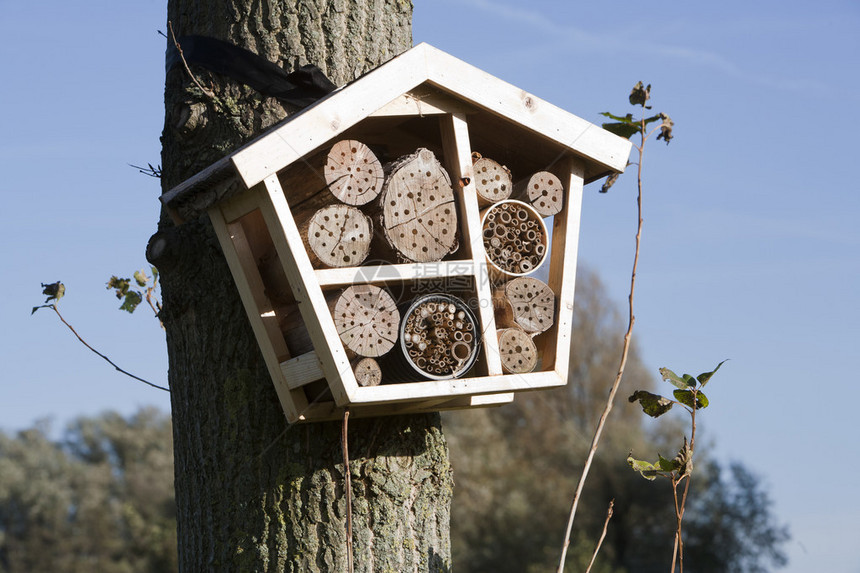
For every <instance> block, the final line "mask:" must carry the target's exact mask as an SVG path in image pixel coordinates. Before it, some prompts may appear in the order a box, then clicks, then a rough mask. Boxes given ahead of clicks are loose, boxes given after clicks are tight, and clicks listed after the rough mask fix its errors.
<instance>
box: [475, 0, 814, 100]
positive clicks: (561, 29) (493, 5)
mask: <svg viewBox="0 0 860 573" xmlns="http://www.w3.org/2000/svg"><path fill="white" fill-rule="evenodd" d="M464 3H465V4H468V5H470V6H472V7H474V8H477V9H479V10H481V11H483V12H487V13H488V14H492V15H493V16H496V17H500V18H503V19H505V20H509V21H512V22H516V23H517V24H518V25H519V26H523V25H527V26H530V27H531V28H533V29H534V30H535V31H536V32H538V33H539V34H540V35H541V37H543V38H545V39H546V40H549V41H551V42H552V44H553V45H554V46H560V47H562V48H566V49H579V50H582V49H588V50H595V51H596V50H600V51H603V52H604V53H606V52H615V53H619V52H620V53H625V54H629V53H630V51H631V49H632V48H634V47H635V49H636V51H638V52H640V53H642V54H646V55H652V56H660V57H664V58H668V59H672V60H676V61H681V62H685V63H687V64H690V65H693V66H700V67H705V68H710V69H713V70H716V71H717V72H720V73H723V74H725V75H727V76H729V77H733V78H735V79H738V80H740V81H743V82H746V83H750V84H753V85H758V86H762V87H765V88H770V89H777V90H782V91H792V92H809V91H814V92H818V93H821V92H824V91H828V90H827V88H826V86H824V85H823V84H820V83H818V82H811V81H805V80H797V79H786V78H778V77H773V76H768V75H766V74H762V73H760V72H751V71H747V70H744V69H743V68H741V67H740V66H738V65H737V64H735V63H734V62H733V61H731V60H729V59H728V58H725V57H723V56H721V55H720V54H718V53H715V52H710V51H706V50H697V49H695V48H689V47H685V46H679V45H672V44H663V43H659V42H653V41H641V40H640V39H637V41H636V43H635V46H634V44H632V43H631V42H630V40H629V36H628V35H627V34H624V35H623V36H622V35H619V34H618V33H612V32H611V31H607V30H606V29H601V31H600V33H599V34H596V33H593V32H590V31H588V30H585V29H582V28H579V27H577V26H572V25H569V24H560V23H558V21H556V20H553V19H551V18H549V17H547V16H546V15H544V14H543V13H541V12H538V11H536V10H529V9H527V8H520V7H515V6H511V5H507V4H503V3H501V2H493V1H491V0H465V2H464Z"/></svg>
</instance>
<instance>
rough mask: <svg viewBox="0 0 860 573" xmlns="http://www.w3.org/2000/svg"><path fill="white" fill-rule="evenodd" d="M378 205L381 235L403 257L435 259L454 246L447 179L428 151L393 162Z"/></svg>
mask: <svg viewBox="0 0 860 573" xmlns="http://www.w3.org/2000/svg"><path fill="white" fill-rule="evenodd" d="M381 205H382V227H383V231H384V234H385V238H386V240H387V241H388V243H389V244H390V246H391V247H392V248H393V249H394V250H395V251H396V252H397V253H398V254H399V255H400V256H402V257H403V258H404V259H406V260H408V261H412V262H417V263H429V262H433V261H439V260H441V259H442V257H444V256H445V255H447V254H449V253H451V252H453V251H454V250H455V249H456V248H457V244H458V243H457V212H456V209H455V206H454V191H453V189H452V187H451V179H450V177H449V176H448V173H447V172H446V171H445V169H443V167H442V165H441V163H439V161H438V160H437V159H436V157H435V156H434V155H433V153H432V152H431V151H429V150H427V149H419V150H418V151H416V152H415V153H414V154H412V155H409V156H406V157H404V158H401V159H400V160H398V161H397V162H396V163H395V164H394V166H393V167H392V168H391V171H390V173H389V175H388V179H387V180H386V182H385V186H384V189H383V192H382V198H381Z"/></svg>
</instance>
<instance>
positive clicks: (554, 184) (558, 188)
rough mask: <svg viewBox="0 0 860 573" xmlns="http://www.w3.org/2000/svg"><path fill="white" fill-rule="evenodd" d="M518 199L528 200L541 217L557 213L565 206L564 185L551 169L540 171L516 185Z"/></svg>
mask: <svg viewBox="0 0 860 573" xmlns="http://www.w3.org/2000/svg"><path fill="white" fill-rule="evenodd" d="M515 195H516V197H517V198H518V199H521V200H523V201H526V200H527V201H528V202H529V203H530V204H531V206H532V207H534V208H535V211H537V212H538V213H540V215H541V217H550V216H552V215H556V214H558V213H559V212H560V211H561V208H562V207H564V186H563V185H562V184H561V180H560V179H559V178H558V177H556V176H555V175H553V174H552V173H550V172H549V171H538V172H537V173H535V174H534V175H532V176H531V177H529V179H528V181H526V182H524V183H523V182H521V183H518V184H517V185H516V190H515Z"/></svg>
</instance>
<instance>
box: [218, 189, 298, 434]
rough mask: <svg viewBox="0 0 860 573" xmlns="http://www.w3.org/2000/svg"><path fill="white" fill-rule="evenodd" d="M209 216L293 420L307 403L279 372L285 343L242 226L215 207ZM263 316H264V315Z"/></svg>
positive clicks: (289, 415)
mask: <svg viewBox="0 0 860 573" xmlns="http://www.w3.org/2000/svg"><path fill="white" fill-rule="evenodd" d="M209 219H210V220H211V221H212V227H213V228H214V229H215V234H216V235H217V236H218V241H219V242H220V243H221V249H222V251H223V252H224V258H225V259H226V260H227V265H228V266H229V267H230V272H231V274H232V275H233V281H234V283H235V285H236V289H237V290H238V291H239V297H240V298H241V299H242V304H243V306H244V307H245V313H246V314H247V315H248V321H249V322H250V323H251V329H252V330H253V331H254V336H255V338H256V339H257V344H258V345H259V347H260V351H261V353H262V354H263V359H264V360H265V362H266V367H267V369H268V370H269V375H270V376H271V377H272V382H273V383H274V385H275V392H276V393H277V394H278V400H279V401H280V402H281V407H282V408H283V410H284V414H285V415H286V416H287V419H288V420H289V421H291V422H292V421H295V420H296V419H298V417H299V412H300V410H301V409H303V408H306V407H307V401H306V400H305V396H304V393H303V392H302V391H301V390H299V391H295V392H291V391H290V388H289V386H288V384H287V382H286V379H285V378H284V375H283V373H282V372H281V368H280V362H281V361H282V360H285V359H288V358H289V357H290V353H289V350H287V344H286V342H285V341H284V337H283V335H282V334H281V331H280V329H279V328H278V324H277V318H276V317H275V316H274V314H272V316H269V314H270V311H271V304H269V301H268V299H267V298H266V295H265V293H264V290H263V280H262V278H260V273H259V271H258V270H257V267H256V265H254V258H253V256H252V255H251V254H250V247H249V246H248V243H247V240H246V239H245V235H244V232H243V230H242V226H241V225H240V224H238V223H235V224H232V225H228V224H227V223H226V222H225V221H224V216H223V215H222V214H221V211H220V210H219V209H218V207H217V206H216V207H212V208H211V209H209ZM264 314H265V315H266V316H263V315H264Z"/></svg>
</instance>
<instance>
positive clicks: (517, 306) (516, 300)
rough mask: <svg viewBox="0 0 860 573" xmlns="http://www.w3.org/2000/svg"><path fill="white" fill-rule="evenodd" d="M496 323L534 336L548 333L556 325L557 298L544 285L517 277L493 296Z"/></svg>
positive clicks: (530, 279) (536, 280)
mask: <svg viewBox="0 0 860 573" xmlns="http://www.w3.org/2000/svg"><path fill="white" fill-rule="evenodd" d="M493 305H494V307H495V310H496V323H497V325H499V326H501V327H506V328H507V327H512V326H518V327H520V328H522V329H523V330H524V331H526V332H528V333H531V334H538V333H541V332H544V331H546V330H548V329H549V328H550V327H551V326H552V325H553V322H554V316H555V294H554V293H553V292H552V289H551V288H550V287H549V286H548V285H547V284H546V283H544V282H543V281H541V280H538V279H535V278H531V277H518V278H515V279H513V280H512V281H509V282H507V283H505V284H504V285H503V286H501V287H500V288H498V289H496V291H495V292H494V293H493Z"/></svg>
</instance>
